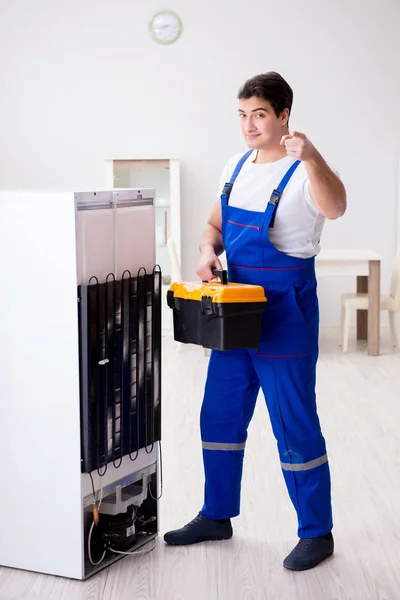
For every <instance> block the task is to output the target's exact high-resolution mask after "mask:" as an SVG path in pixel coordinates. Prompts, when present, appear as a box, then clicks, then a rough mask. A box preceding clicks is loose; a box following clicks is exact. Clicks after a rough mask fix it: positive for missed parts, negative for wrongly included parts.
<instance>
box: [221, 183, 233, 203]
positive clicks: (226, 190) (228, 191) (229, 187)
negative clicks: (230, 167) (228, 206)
mask: <svg viewBox="0 0 400 600" xmlns="http://www.w3.org/2000/svg"><path fill="white" fill-rule="evenodd" d="M232 187H233V184H232V183H230V182H229V181H228V183H226V184H225V185H224V189H223V190H222V194H221V196H225V197H226V200H227V201H228V200H229V196H230V195H231V191H232Z"/></svg>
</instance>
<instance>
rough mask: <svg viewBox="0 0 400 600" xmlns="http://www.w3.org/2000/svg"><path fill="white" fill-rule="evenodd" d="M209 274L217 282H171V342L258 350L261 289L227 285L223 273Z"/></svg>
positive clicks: (226, 348) (264, 304)
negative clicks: (216, 278)
mask: <svg viewBox="0 0 400 600" xmlns="http://www.w3.org/2000/svg"><path fill="white" fill-rule="evenodd" d="M213 273H214V275H216V276H219V277H220V278H221V282H219V281H210V282H199V283H173V284H172V285H171V287H170V288H169V290H168V292H167V302H168V306H169V307H170V308H171V309H172V310H173V319H174V339H175V340H176V341H178V342H183V343H184V344H197V345H200V346H204V348H211V349H214V350H234V349H237V348H252V349H256V348H258V345H259V343H260V335H261V323H262V315H263V312H264V309H265V306H266V302H267V299H266V297H265V293H264V288H263V287H261V286H259V285H248V284H243V283H228V282H227V273H226V271H218V270H213Z"/></svg>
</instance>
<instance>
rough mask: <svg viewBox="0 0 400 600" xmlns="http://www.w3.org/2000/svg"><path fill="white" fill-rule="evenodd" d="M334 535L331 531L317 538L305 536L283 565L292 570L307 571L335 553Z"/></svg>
mask: <svg viewBox="0 0 400 600" xmlns="http://www.w3.org/2000/svg"><path fill="white" fill-rule="evenodd" d="M333 547H334V544H333V536H332V534H331V533H329V534H328V535H324V536H322V537H317V538H303V539H301V540H300V541H299V543H298V544H297V546H296V547H295V548H293V550H292V551H291V553H290V554H289V556H287V557H286V558H285V560H284V561H283V566H284V567H285V568H286V569H291V570H292V571H305V570H306V569H312V568H313V567H316V566H317V565H318V564H319V563H320V562H321V561H323V560H324V559H325V558H327V557H328V556H330V555H331V554H333Z"/></svg>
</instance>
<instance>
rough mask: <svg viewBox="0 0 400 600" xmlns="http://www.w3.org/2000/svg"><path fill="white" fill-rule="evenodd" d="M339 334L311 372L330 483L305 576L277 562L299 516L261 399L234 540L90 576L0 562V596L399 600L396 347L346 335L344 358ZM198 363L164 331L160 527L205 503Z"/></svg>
mask: <svg viewBox="0 0 400 600" xmlns="http://www.w3.org/2000/svg"><path fill="white" fill-rule="evenodd" d="M353 333H354V332H353ZM336 338H337V332H336V331H334V330H323V331H322V332H321V344H320V352H321V353H320V362H319V369H318V398H319V414H320V419H321V422H322V426H323V431H324V435H325V438H326V441H327V445H328V452H329V457H330V466H331V473H332V482H333V507H334V519H335V528H334V534H335V541H336V552H335V554H334V556H333V557H332V558H330V559H328V560H327V561H326V562H325V563H324V564H322V565H320V566H319V567H317V568H316V569H314V570H312V571H308V572H303V573H292V572H289V571H286V570H284V569H283V568H282V559H283V558H284V557H285V555H286V554H287V553H288V552H289V551H290V550H291V548H292V546H293V545H294V544H295V543H296V541H297V537H296V520H295V515H294V511H293V509H292V507H291V504H290V503H289V500H288V498H287V494H286V488H285V486H284V482H283V477H282V473H281V470H280V466H279V459H278V456H277V452H276V446H275V441H274V439H273V437H272V433H271V427H270V424H269V421H268V415H267V412H266V408H265V405H264V401H263V397H262V396H260V397H259V399H258V403H257V408H256V412H255V415H254V418H253V421H252V423H251V425H250V430H249V440H248V444H247V450H246V459H245V472H244V478H243V488H242V514H241V516H240V517H238V518H237V519H234V521H233V525H234V537H233V539H232V540H229V541H225V542H213V543H210V542H208V543H205V544H199V545H197V546H192V547H176V548H175V547H168V546H166V545H165V544H164V542H163V541H162V537H161V536H160V538H159V539H158V543H157V546H156V549H155V550H154V551H153V552H151V553H150V554H148V555H145V556H141V557H140V556H137V557H128V558H124V559H123V560H121V561H119V562H118V563H116V564H115V565H113V566H112V567H110V568H109V569H107V570H105V571H102V572H101V573H100V574H98V575H97V576H95V577H94V578H93V579H91V580H89V581H87V582H76V581H70V580H63V579H61V578H56V577H50V576H44V575H38V574H34V573H28V572H23V571H15V570H12V569H2V568H0V599H1V600H33V599H35V600H100V599H104V600H133V599H135V600H148V599H151V600H275V599H279V600H292V599H293V600H350V599H351V600H356V599H357V600H399V599H400V434H399V426H400V353H397V354H396V353H393V352H392V349H391V347H390V342H389V332H388V331H385V330H384V331H383V332H382V355H381V356H379V357H368V356H367V355H366V352H365V343H364V344H363V343H356V342H355V341H354V335H353V343H352V344H350V347H349V353H348V354H347V355H343V354H342V353H341V351H340V349H339V348H338V346H337V339H336ZM206 368H207V359H206V358H205V357H204V354H203V352H202V350H201V349H200V348H197V347H194V346H191V347H179V348H178V345H177V344H175V342H173V341H172V340H171V339H168V338H166V339H164V354H163V381H164V397H163V402H164V408H163V419H164V427H163V465H164V495H163V499H162V501H161V517H162V521H161V533H164V532H165V531H166V530H168V529H172V528H176V527H180V526H181V525H183V524H184V523H185V522H187V521H188V520H190V519H191V518H193V517H194V516H195V515H196V514H197V512H198V510H199V509H200V507H201V504H202V493H203V490H202V486H203V472H202V461H201V447H200V441H199V426H198V416H199V410H200V404H201V398H202V388H203V383H204V378H205V373H206ZM0 535H1V532H0ZM61 543H62V542H61Z"/></svg>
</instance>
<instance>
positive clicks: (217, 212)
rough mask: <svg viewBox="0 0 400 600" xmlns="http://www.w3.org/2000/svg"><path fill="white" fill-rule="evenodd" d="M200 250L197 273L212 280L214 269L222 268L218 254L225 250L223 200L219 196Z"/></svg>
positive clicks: (204, 279) (212, 210)
mask: <svg viewBox="0 0 400 600" xmlns="http://www.w3.org/2000/svg"><path fill="white" fill-rule="evenodd" d="M199 250H200V259H199V264H198V266H197V269H196V273H197V275H198V276H199V277H200V279H201V280H202V281H210V280H211V279H213V278H214V275H213V273H212V269H222V265H221V262H220V260H219V258H218V256H219V255H220V254H222V252H223V251H224V246H223V243H222V212H221V200H220V199H219V198H217V200H216V201H215V202H214V204H213V207H212V209H211V213H210V216H209V218H208V221H207V225H206V228H205V230H204V232H203V235H202V236H201V239H200V244H199Z"/></svg>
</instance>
